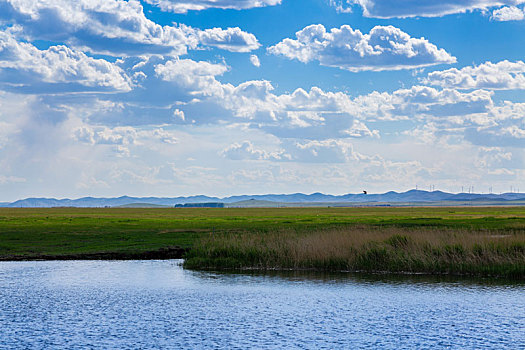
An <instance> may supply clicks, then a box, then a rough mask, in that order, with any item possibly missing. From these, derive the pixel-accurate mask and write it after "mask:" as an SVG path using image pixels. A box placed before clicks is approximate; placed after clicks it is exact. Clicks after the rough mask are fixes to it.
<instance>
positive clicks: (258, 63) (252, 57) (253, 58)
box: [250, 55, 261, 67]
mask: <svg viewBox="0 0 525 350" xmlns="http://www.w3.org/2000/svg"><path fill="white" fill-rule="evenodd" d="M250 63H251V64H253V65H254V66H255V67H260V66H261V61H259V57H257V55H250Z"/></svg>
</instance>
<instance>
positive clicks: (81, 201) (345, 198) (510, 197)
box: [0, 190, 525, 208]
mask: <svg viewBox="0 0 525 350" xmlns="http://www.w3.org/2000/svg"><path fill="white" fill-rule="evenodd" d="M250 200H254V201H267V202H274V203H296V204H299V205H301V204H306V203H310V204H312V203H319V204H323V205H328V204H329V203H354V204H355V203H369V204H373V203H394V204H395V203H416V204H417V203H421V204H424V203H435V202H442V201H446V202H452V203H451V204H453V203H454V202H458V203H459V202H474V203H476V202H477V203H480V202H489V203H490V202H508V201H520V200H523V201H525V193H502V194H476V193H447V192H441V191H432V192H429V191H421V190H410V191H407V192H394V191H390V192H386V193H382V194H364V193H360V194H345V195H341V196H334V195H328V194H323V193H312V194H303V193H294V194H263V195H251V196H250V195H242V196H231V197H225V198H218V197H208V196H190V197H174V198H159V197H128V196H123V197H118V198H94V197H84V198H78V199H55V198H26V199H21V200H18V201H15V202H12V203H8V202H7V203H6V202H4V203H2V202H0V207H10V208H50V207H84V208H85V207H119V206H130V205H133V206H140V205H145V206H146V205H148V206H170V207H171V206H174V205H175V204H188V203H208V202H218V203H225V204H230V206H231V204H234V203H239V202H240V203H243V202H245V201H250Z"/></svg>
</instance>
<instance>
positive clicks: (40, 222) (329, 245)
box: [0, 207, 525, 277]
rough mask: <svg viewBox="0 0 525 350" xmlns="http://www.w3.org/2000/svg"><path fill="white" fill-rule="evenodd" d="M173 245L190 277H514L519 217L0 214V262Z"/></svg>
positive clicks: (445, 211) (398, 211)
mask: <svg viewBox="0 0 525 350" xmlns="http://www.w3.org/2000/svg"><path fill="white" fill-rule="evenodd" d="M175 246H177V247H182V248H192V249H191V251H190V252H189V253H188V255H187V257H188V259H187V260H186V266H187V267H191V268H261V269H271V268H283V269H284V268H305V269H308V268H314V269H327V270H367V271H396V272H400V271H402V272H431V273H458V274H460V273H465V274H481V275H506V276H510V275H512V276H521V277H523V275H524V270H525V266H524V264H525V209H524V208H523V207H497V208H475V207H461V208H452V207H451V208H268V209H263V208H249V209H234V208H229V209H211V208H198V209H194V208H178V209H130V208H120V209H111V208H107V209H78V208H54V209H7V208H2V209H0V259H2V260H13V259H39V258H56V259H60V258H68V257H69V258H71V257H74V258H83V257H87V258H89V255H90V254H91V255H92V256H93V254H95V255H96V254H113V255H110V256H113V257H115V258H119V257H126V256H128V257H134V256H139V257H140V256H141V255H140V254H144V253H148V252H149V253H151V252H160V253H161V254H160V255H159V256H162V252H163V251H164V252H165V251H166V249H169V248H172V247H175ZM137 254H139V255H137ZM143 256H145V257H146V256H151V255H143ZM153 256H155V255H153Z"/></svg>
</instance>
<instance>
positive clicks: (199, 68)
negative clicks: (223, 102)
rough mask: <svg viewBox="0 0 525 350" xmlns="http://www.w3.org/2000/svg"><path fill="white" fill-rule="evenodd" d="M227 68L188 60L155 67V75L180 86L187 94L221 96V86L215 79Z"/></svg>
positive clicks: (169, 62)
mask: <svg viewBox="0 0 525 350" xmlns="http://www.w3.org/2000/svg"><path fill="white" fill-rule="evenodd" d="M226 71H228V67H227V66H226V65H224V64H214V63H209V62H206V61H193V60H190V59H176V60H170V61H167V62H166V63H163V64H158V65H156V66H155V74H156V75H157V77H159V78H161V79H162V80H165V81H169V82H171V83H173V84H176V85H179V86H182V87H183V88H184V89H186V90H187V91H188V92H189V93H196V94H202V95H208V96H209V95H222V84H221V83H220V82H219V81H217V80H216V79H215V77H216V76H218V75H222V74H224V73H225V72H226Z"/></svg>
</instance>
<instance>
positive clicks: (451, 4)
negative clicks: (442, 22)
mask: <svg viewBox="0 0 525 350" xmlns="http://www.w3.org/2000/svg"><path fill="white" fill-rule="evenodd" d="M524 2H525V0H426V1H421V0H407V1H402V2H399V1H393V0H346V1H345V2H343V4H344V5H345V6H349V5H353V4H357V5H359V6H360V7H362V9H363V15H364V16H365V17H373V18H395V17H398V18H406V17H419V16H420V17H441V16H445V15H449V14H454V13H464V12H467V11H474V10H487V9H489V8H493V7H500V6H504V5H518V4H522V3H524ZM345 3H346V4H345Z"/></svg>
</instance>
